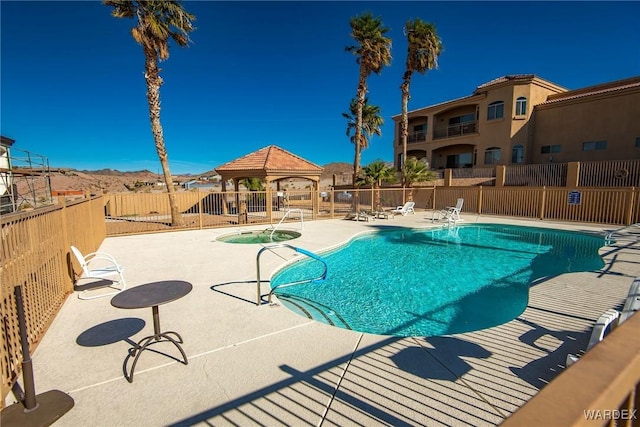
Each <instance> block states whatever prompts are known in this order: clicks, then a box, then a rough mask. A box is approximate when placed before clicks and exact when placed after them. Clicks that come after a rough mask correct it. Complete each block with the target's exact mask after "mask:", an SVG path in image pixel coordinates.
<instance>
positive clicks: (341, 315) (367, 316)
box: [271, 224, 605, 336]
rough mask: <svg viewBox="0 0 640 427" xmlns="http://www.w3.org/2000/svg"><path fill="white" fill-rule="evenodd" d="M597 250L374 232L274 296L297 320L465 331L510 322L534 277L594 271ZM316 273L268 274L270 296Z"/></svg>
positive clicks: (385, 330)
mask: <svg viewBox="0 0 640 427" xmlns="http://www.w3.org/2000/svg"><path fill="white" fill-rule="evenodd" d="M604 245H605V240H604V237H600V236H594V235H588V234H584V233H577V232H569V231H559V230H552V229H546V228H534V227H521V226H507V225H495V224H477V225H464V226H454V227H448V228H438V229H431V230H407V229H401V230H400V229H398V230H393V231H389V232H376V233H370V234H366V235H363V236H359V237H356V238H355V239H353V240H351V241H350V242H349V243H348V244H346V245H345V246H342V247H340V248H338V249H335V250H332V251H330V252H327V253H325V254H322V257H323V258H324V259H325V261H326V262H327V265H328V275H327V279H326V280H325V281H323V282H313V283H305V284H301V285H295V286H289V287H281V288H279V289H276V290H275V291H274V294H275V295H277V297H278V300H279V301H280V302H281V303H282V304H283V305H285V306H286V307H288V308H289V309H291V310H293V311H295V312H296V313H298V314H301V315H303V316H307V317H310V318H312V319H315V320H318V321H320V322H324V323H328V324H331V325H334V326H337V327H341V328H346V329H353V330H357V331H360V332H368V333H373V334H379V335H395V336H435V335H445V334H454V333H461V332H469V331H475V330H479V329H484V328H488V327H492V326H497V325H500V324H503V323H505V322H508V321H510V320H512V319H515V318H516V317H517V316H519V315H520V314H521V313H522V312H523V311H524V309H525V308H526V306H527V303H528V298H529V287H530V286H532V284H533V285H535V282H536V281H537V280H539V279H542V278H545V277H553V276H556V275H559V274H563V273H568V272H577V271H592V270H598V269H600V268H602V267H603V266H604V262H603V261H602V258H601V257H600V256H599V254H598V250H599V249H600V248H601V247H602V246H604ZM322 270H323V266H322V264H321V263H320V262H318V261H316V260H312V259H308V258H306V259H304V260H301V261H299V262H295V263H293V264H290V265H287V266H285V267H284V268H283V269H281V270H279V271H277V272H276V273H275V274H274V275H273V277H272V278H271V288H272V289H273V288H275V287H276V286H278V285H281V284H285V283H291V282H294V281H299V280H304V279H309V278H313V277H318V276H319V275H320V274H321V272H322Z"/></svg>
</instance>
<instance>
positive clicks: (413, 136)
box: [407, 131, 427, 144]
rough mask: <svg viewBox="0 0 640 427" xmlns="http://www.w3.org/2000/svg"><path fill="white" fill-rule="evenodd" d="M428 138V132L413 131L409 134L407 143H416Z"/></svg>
mask: <svg viewBox="0 0 640 427" xmlns="http://www.w3.org/2000/svg"><path fill="white" fill-rule="evenodd" d="M426 140H427V133H426V132H424V131H423V132H413V133H410V134H409V135H407V144H415V143H418V142H425V141H426Z"/></svg>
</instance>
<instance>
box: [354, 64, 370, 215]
mask: <svg viewBox="0 0 640 427" xmlns="http://www.w3.org/2000/svg"><path fill="white" fill-rule="evenodd" d="M366 93H367V75H366V73H365V71H364V69H363V68H362V66H360V77H359V79H358V114H357V115H356V135H355V145H356V154H355V158H354V159H353V186H354V188H355V186H356V182H357V180H358V175H360V156H361V154H362V153H361V151H362V111H363V110H364V103H365V101H364V100H365V95H366ZM359 195H360V194H359V192H357V191H356V193H355V195H354V198H353V199H354V200H353V202H354V209H355V210H356V211H358V205H359V202H360V200H359Z"/></svg>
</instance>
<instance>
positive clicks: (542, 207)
mask: <svg viewBox="0 0 640 427" xmlns="http://www.w3.org/2000/svg"><path fill="white" fill-rule="evenodd" d="M546 199H547V187H546V186H542V195H541V196H540V206H539V207H538V218H539V219H544V213H545V212H544V211H545V208H546V206H545V203H546Z"/></svg>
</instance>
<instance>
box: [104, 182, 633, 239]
mask: <svg viewBox="0 0 640 427" xmlns="http://www.w3.org/2000/svg"><path fill="white" fill-rule="evenodd" d="M638 191H639V190H636V189H635V188H633V187H631V188H583V187H581V188H565V187H483V186H480V187H416V188H413V189H402V188H397V187H396V188H382V189H380V190H379V192H380V196H379V198H380V202H381V207H382V208H383V209H386V210H390V209H393V208H395V207H397V206H400V205H402V204H404V202H405V201H406V200H408V199H409V197H411V198H412V200H414V201H415V202H416V207H417V208H418V209H426V210H439V209H443V208H444V207H446V206H453V205H455V203H456V200H457V199H458V198H460V197H462V198H464V207H463V210H462V213H463V215H464V214H467V215H469V214H477V215H498V216H514V217H525V218H538V219H541V220H556V221H576V222H591V223H599V224H616V225H628V224H633V223H636V222H640V197H638V196H639V195H638ZM277 194H278V193H276V192H265V191H256V192H229V193H226V194H222V193H219V192H201V191H198V192H186V193H180V194H178V206H179V209H180V210H181V212H182V217H183V220H184V223H185V225H184V226H183V227H182V228H181V229H202V228H213V227H227V226H231V225H242V224H265V225H273V224H277V223H278V222H279V221H280V220H281V219H282V217H283V216H284V214H285V213H286V212H287V210H289V209H300V210H301V211H302V213H303V215H304V219H306V220H315V219H331V218H341V217H344V216H345V215H346V214H347V213H349V212H350V211H353V210H354V209H355V203H356V200H357V204H358V209H364V210H377V209H376V206H375V203H376V190H374V189H371V188H367V189H343V190H333V191H322V192H317V191H310V190H300V191H289V192H287V194H286V196H278V195H277ZM281 194H282V193H281ZM104 197H105V212H106V230H107V235H109V236H116V235H123V234H135V233H149V232H158V231H170V230H175V228H173V227H171V216H170V211H169V204H168V198H167V195H166V194H163V193H157V194H136V193H130V194H107V195H105V196H104ZM267 199H269V200H271V208H270V209H267V208H268V207H267V202H266V200H267ZM295 220H299V216H297V215H294V216H291V218H287V221H295Z"/></svg>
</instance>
